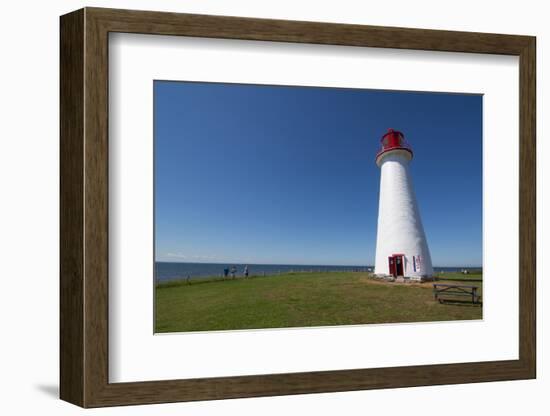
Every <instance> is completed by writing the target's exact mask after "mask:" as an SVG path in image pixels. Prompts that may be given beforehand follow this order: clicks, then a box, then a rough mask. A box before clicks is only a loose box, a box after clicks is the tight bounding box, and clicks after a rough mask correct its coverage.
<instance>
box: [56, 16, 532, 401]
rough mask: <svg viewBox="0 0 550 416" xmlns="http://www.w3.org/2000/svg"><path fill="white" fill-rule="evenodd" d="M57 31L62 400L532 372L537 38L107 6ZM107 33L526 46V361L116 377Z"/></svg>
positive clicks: (390, 384)
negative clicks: (112, 376)
mask: <svg viewBox="0 0 550 416" xmlns="http://www.w3.org/2000/svg"><path fill="white" fill-rule="evenodd" d="M60 29H61V44H60V46H61V51H60V52H61V57H60V65H61V91H60V101H61V104H60V106H61V109H60V110H61V121H60V123H61V127H60V129H61V155H60V156H61V179H60V181H61V182H60V186H61V201H60V203H61V215H60V217H61V218H60V220H61V243H60V244H61V246H60V252H61V257H60V261H61V267H60V278H61V284H60V297H61V301H60V360H61V363H60V380H61V381H60V384H61V385H60V396H61V399H63V400H66V401H68V402H71V403H74V404H76V405H79V406H82V407H101V406H115V405H131V404H146V403H163V402H178V401H191V400H212V399H226V398H238V397H257V396H271V395H287V394H303V393H321V392H338V391H351V390H363V389H380V388H397V387H410V386H426V385H440V384H454V383H474V382H486V381H499V380H518V379H530V378H535V376H536V333H535V311H536V305H535V281H536V275H535V264H536V261H535V259H536V234H535V233H536V204H535V203H536V191H535V188H536V179H535V171H536V169H535V160H536V151H535V124H536V123H535V106H536V97H535V49H536V48H535V38H534V37H530V36H516V35H500V34H486V33H468V32H452V31H439V30H421V29H404V28H393V27H376V26H361V25H346V24H329V23H313V22H297V21H284V20H267V19H265V20H264V19H253V18H240V17H225V16H206V15H190V14H177V13H164V12H148V11H130V10H114V9H100V8H85V9H81V10H78V11H75V12H72V13H69V14H67V15H64V16H62V17H61V21H60ZM110 32H125V33H141V34H155V35H175V36H193V37H206V38H225V39H246V40H258V41H277V42H297V43H312V44H330V45H347V46H358V47H361V46H365V47H367V46H368V47H380V48H398V49H415V50H429V51H448V52H468V53H483V54H502V55H515V56H519V66H520V80H519V86H520V91H519V97H520V98H519V102H520V106H519V119H520V131H519V135H520V143H519V158H520V159H519V160H520V185H519V201H520V206H519V218H520V220H519V247H520V249H519V262H520V268H519V269H520V270H519V359H518V360H506V361H490V362H471V363H457V364H443V365H441V364H437V365H414V366H405V367H389V368H366V369H354V370H338V371H319V372H307V373H288V374H265V375H253V376H236V377H218V378H202V379H181V380H169V381H146V382H132V383H109V379H108V359H109V358H108V357H109V355H108V299H109V298H108V286H109V285H108V279H109V276H108V222H109V216H108V171H109V167H108V140H109V138H108V79H109V78H108V65H109V62H108V34H109V33H110Z"/></svg>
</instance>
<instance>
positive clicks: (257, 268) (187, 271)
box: [155, 262, 480, 282]
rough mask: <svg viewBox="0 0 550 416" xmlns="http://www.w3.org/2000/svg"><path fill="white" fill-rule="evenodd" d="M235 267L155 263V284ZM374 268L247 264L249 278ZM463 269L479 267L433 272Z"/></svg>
mask: <svg viewBox="0 0 550 416" xmlns="http://www.w3.org/2000/svg"><path fill="white" fill-rule="evenodd" d="M233 266H235V268H236V274H235V275H236V276H237V277H240V276H243V275H244V267H245V266H246V265H245V264H240V263H223V264H222V263H168V262H156V263H155V276H156V280H157V282H166V281H170V280H179V279H187V278H189V279H201V278H203V279H204V278H208V277H222V276H223V269H224V268H226V267H227V268H229V269H230V270H231V268H232V267H233ZM373 269H374V266H368V265H367V266H365V265H363V266H335V265H326V266H319V265H302V264H301V265H297V264H248V273H249V276H270V275H277V274H283V273H291V272H335V271H342V272H370V271H373ZM463 269H468V270H473V269H476V270H479V269H480V268H479V267H434V271H435V272H456V271H460V270H463Z"/></svg>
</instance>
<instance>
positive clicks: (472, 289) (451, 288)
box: [433, 283, 480, 303]
mask: <svg viewBox="0 0 550 416" xmlns="http://www.w3.org/2000/svg"><path fill="white" fill-rule="evenodd" d="M433 287H434V289H433V293H434V299H435V300H437V301H439V303H443V299H441V296H453V297H454V296H468V297H469V298H471V299H472V303H479V299H480V296H479V295H478V293H477V290H478V287H477V286H467V285H452V284H443V283H434V284H433Z"/></svg>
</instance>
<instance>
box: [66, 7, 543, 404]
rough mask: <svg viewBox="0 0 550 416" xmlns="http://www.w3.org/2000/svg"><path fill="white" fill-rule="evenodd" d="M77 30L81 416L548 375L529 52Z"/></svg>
mask: <svg viewBox="0 0 550 416" xmlns="http://www.w3.org/2000/svg"><path fill="white" fill-rule="evenodd" d="M60 29H61V36H60V38H61V45H60V47H61V50H60V54H61V95H60V97H61V127H60V131H61V178H60V180H61V272H60V274H61V276H60V278H61V293H60V296H61V304H60V325H61V334H60V337H61V338H60V341H61V342H60V345H61V347H60V348H61V351H60V359H61V364H60V373H61V385H60V396H61V398H62V399H63V400H66V401H68V402H71V403H74V404H77V405H79V406H82V407H102V406H116V405H129V404H146V403H164V402H177V401H191V400H213V399H224V398H237V397H258V396H269V395H287V394H304V393H320V392H336V391H350V390H363V389H378V388H397V387H411V386H424V385H439V384H456V383H473V382H487V381H499V380H518V379H529V378H535V377H536V333H535V310H536V308H535V298H536V296H535V294H536V292H535V282H536V275H535V253H536V251H535V248H536V235H535V218H536V208H535V205H536V204H535V202H536V193H535V160H536V150H535V109H536V108H535V107H536V97H535V49H536V48H535V38H534V37H530V36H518V35H501V34H486V33H468V32H452V31H436V30H422V29H405V28H394V27H375V26H361V25H344V24H330V23H315V22H296V21H283V20H268V19H252V18H241V17H226V16H206V15H190V14H176V13H160V12H147V11H130V10H114V9H100V8H85V9H81V10H78V11H75V12H72V13H70V14H67V15H64V16H62V17H61V21H60Z"/></svg>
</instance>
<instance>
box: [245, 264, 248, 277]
mask: <svg viewBox="0 0 550 416" xmlns="http://www.w3.org/2000/svg"><path fill="white" fill-rule="evenodd" d="M244 277H248V264H247V265H246V266H244Z"/></svg>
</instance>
